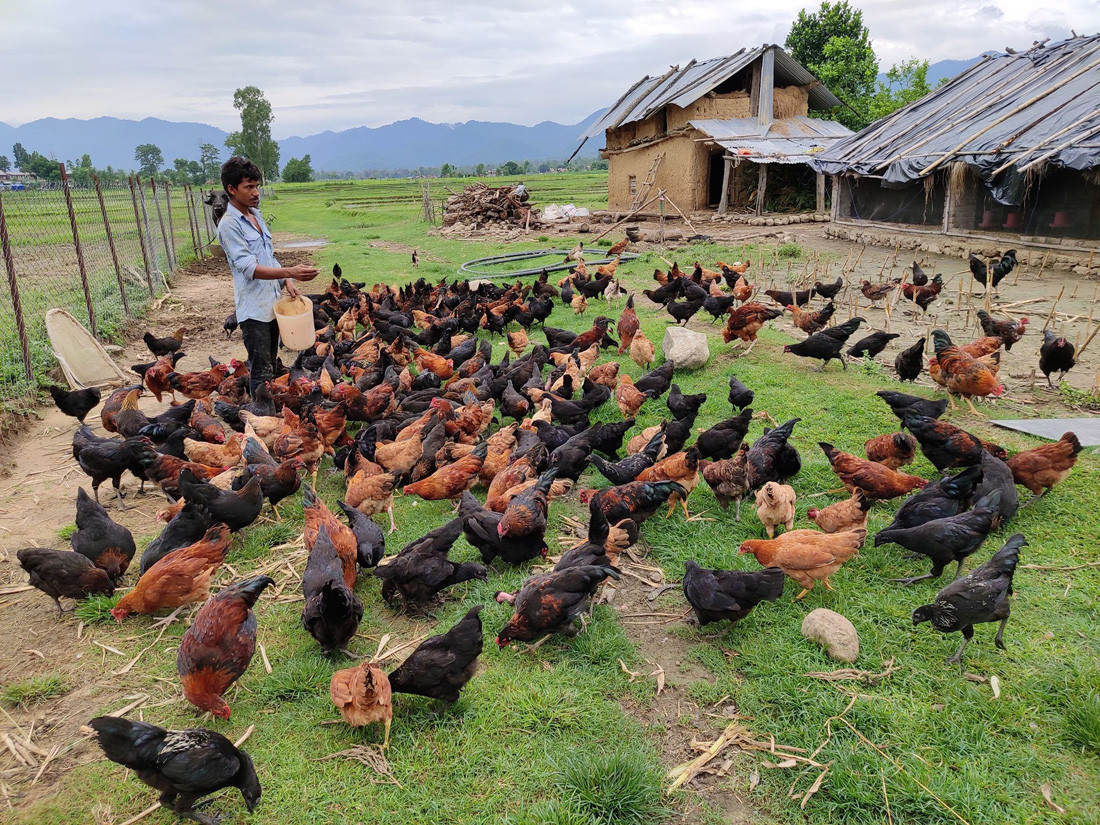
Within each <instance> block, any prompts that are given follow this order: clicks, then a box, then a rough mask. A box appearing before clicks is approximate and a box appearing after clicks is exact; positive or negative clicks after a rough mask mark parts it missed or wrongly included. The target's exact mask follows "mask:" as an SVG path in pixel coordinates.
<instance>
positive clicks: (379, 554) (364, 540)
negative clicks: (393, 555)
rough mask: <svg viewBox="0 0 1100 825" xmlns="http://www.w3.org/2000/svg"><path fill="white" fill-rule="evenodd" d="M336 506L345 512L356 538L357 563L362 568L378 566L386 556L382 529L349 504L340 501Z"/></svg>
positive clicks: (384, 537)
mask: <svg viewBox="0 0 1100 825" xmlns="http://www.w3.org/2000/svg"><path fill="white" fill-rule="evenodd" d="M336 505H337V506H338V507H339V508H340V509H341V510H343V511H344V516H345V517H346V518H347V520H348V526H349V527H350V528H351V532H352V535H354V536H355V545H356V551H355V552H356V562H357V563H358V564H359V566H360V567H365V568H370V567H374V566H376V565H377V564H378V562H380V561H382V559H383V557H384V556H385V555H386V536H385V534H384V533H383V532H382V528H381V527H379V526H378V525H377V524H375V523H374V520H373V519H371V518H370V517H369V516H366V515H364V514H363V513H361V512H360V511H359V510H356V509H355V508H354V507H351V506H350V505H348V503H347V502H344V501H338V502H336Z"/></svg>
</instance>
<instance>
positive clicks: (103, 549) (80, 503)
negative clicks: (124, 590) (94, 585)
mask: <svg viewBox="0 0 1100 825" xmlns="http://www.w3.org/2000/svg"><path fill="white" fill-rule="evenodd" d="M69 541H70V542H71V544H72V547H73V550H74V551H76V552H77V553H80V554H81V555H82V556H87V557H88V559H89V560H90V561H91V562H92V563H93V564H94V565H95V566H96V567H100V568H102V569H103V570H106V571H107V575H108V576H110V577H111V581H113V582H116V583H117V582H118V581H119V580H120V579H121V578H122V575H123V574H124V573H125V572H126V568H128V567H129V566H130V561H131V560H132V559H133V558H134V553H136V552H137V545H135V544H134V537H133V535H132V534H131V533H130V531H129V530H127V529H126V528H125V527H123V526H122V525H121V524H116V523H115V522H113V521H112V520H111V517H110V516H108V515H107V511H106V510H104V509H103V507H102V506H101V505H100V504H99V503H98V502H96V501H93V500H92V498H91V496H89V495H88V494H87V493H86V492H84V488H83V487H81V488H80V489H79V490H77V493H76V532H75V533H73V534H72V536H70V537H69Z"/></svg>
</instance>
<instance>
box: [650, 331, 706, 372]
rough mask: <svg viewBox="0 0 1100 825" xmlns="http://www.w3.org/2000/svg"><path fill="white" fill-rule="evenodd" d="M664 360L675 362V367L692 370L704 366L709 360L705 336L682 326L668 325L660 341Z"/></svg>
mask: <svg viewBox="0 0 1100 825" xmlns="http://www.w3.org/2000/svg"><path fill="white" fill-rule="evenodd" d="M661 351H662V352H663V353H664V355H665V360H666V361H672V362H673V363H674V364H676V369H685V370H694V369H698V368H699V367H703V366H706V363H707V361H708V360H710V347H709V346H708V345H707V336H706V335H704V334H703V333H701V332H695V331H694V330H690V329H685V328H684V327H669V328H668V329H667V330H665V338H664V340H663V341H662V342H661Z"/></svg>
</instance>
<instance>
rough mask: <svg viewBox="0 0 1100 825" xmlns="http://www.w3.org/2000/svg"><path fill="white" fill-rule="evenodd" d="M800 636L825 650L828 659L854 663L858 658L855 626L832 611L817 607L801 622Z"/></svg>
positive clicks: (857, 637) (857, 640) (857, 635)
mask: <svg viewBox="0 0 1100 825" xmlns="http://www.w3.org/2000/svg"><path fill="white" fill-rule="evenodd" d="M802 635H803V636H805V637H806V638H807V639H813V640H814V641H815V642H817V643H818V644H819V645H821V646H822V647H824V648H825V652H826V653H828V654H829V658H831V659H835V660H836V661H838V662H849V663H850V662H854V661H855V660H856V659H858V658H859V634H857V633H856V628H855V625H853V624H852V623H851V622H850V621H848V620H847V619H846V618H844V617H843V616H841V615H840V614H839V613H837V612H836V611H834V610H828V609H826V608H824V607H819V608H817V609H816V610H812V611H810V613H809V615H807V616H806V618H805V619H803V620H802Z"/></svg>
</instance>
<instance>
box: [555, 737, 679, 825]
mask: <svg viewBox="0 0 1100 825" xmlns="http://www.w3.org/2000/svg"><path fill="white" fill-rule="evenodd" d="M557 784H558V786H559V787H560V788H561V790H562V797H563V799H565V800H567V801H569V802H571V803H573V807H574V808H576V809H577V810H578V811H580V812H582V813H587V814H588V816H590V817H591V819H592V821H593V822H598V823H604V825H642V823H649V822H658V821H660V820H661V819H662V818H663V817H662V814H663V810H662V806H661V773H660V771H659V770H658V769H656V768H655V767H654V763H653V760H652V759H651V758H650V757H649V755H647V754H645V753H641V752H639V751H635V752H621V753H612V754H602V753H587V752H583V751H582V752H581V753H578V754H575V755H574V756H573V757H571V758H570V759H569V761H568V762H566V763H565V765H563V766H562V769H561V771H560V772H559V775H558V780H557Z"/></svg>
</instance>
